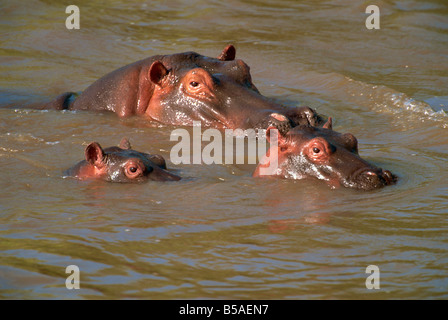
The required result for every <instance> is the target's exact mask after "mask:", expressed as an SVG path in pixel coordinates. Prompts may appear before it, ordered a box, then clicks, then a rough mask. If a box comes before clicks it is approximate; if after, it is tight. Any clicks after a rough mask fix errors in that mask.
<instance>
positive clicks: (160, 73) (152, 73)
mask: <svg viewBox="0 0 448 320" xmlns="http://www.w3.org/2000/svg"><path fill="white" fill-rule="evenodd" d="M168 72H169V71H168V69H167V68H166V67H165V66H164V65H163V63H162V62H161V61H159V60H157V61H154V62H153V63H152V65H151V66H150V67H149V78H150V79H151V81H152V82H153V83H154V84H157V85H160V83H161V81H162V79H163V78H164V77H165V76H166V75H167V74H168Z"/></svg>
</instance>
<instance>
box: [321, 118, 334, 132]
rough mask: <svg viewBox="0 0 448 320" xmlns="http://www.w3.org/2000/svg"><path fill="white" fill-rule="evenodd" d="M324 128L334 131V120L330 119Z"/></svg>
mask: <svg viewBox="0 0 448 320" xmlns="http://www.w3.org/2000/svg"><path fill="white" fill-rule="evenodd" d="M323 128H325V129H330V130H333V119H332V118H331V117H328V120H327V122H325V124H324V126H323Z"/></svg>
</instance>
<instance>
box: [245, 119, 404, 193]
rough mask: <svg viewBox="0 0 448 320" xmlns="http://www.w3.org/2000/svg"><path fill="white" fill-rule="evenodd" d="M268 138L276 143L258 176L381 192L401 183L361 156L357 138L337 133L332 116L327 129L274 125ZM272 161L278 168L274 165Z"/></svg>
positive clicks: (272, 146) (348, 134) (280, 120)
mask: <svg viewBox="0 0 448 320" xmlns="http://www.w3.org/2000/svg"><path fill="white" fill-rule="evenodd" d="M274 116H275V117H276V119H277V121H278V122H280V123H281V122H283V123H285V122H287V121H288V120H287V119H286V118H285V117H284V116H283V115H274ZM273 130H275V133H276V134H275V133H274V131H273ZM273 133H274V134H273ZM275 136H278V137H277V139H276V138H275ZM266 139H267V140H268V141H269V142H271V140H272V142H273V144H271V147H270V149H269V150H268V151H267V153H266V155H265V156H264V158H262V159H261V161H260V163H259V164H258V166H257V167H256V169H255V171H254V173H253V176H254V177H260V176H271V177H280V178H287V179H304V178H317V179H320V180H324V181H326V182H327V184H328V185H329V186H331V187H332V188H337V187H339V186H343V187H347V188H355V189H362V190H373V189H378V188H381V187H383V186H387V185H392V184H394V183H395V182H396V181H397V177H396V176H395V175H394V174H392V173H391V172H390V171H388V170H383V169H381V168H378V167H376V166H374V165H372V164H370V163H368V162H367V161H365V160H364V159H362V158H361V157H360V156H359V154H358V141H357V139H356V138H355V136H353V135H352V134H350V133H344V134H341V133H338V132H336V131H333V129H332V119H331V117H330V118H329V119H328V121H327V122H326V123H325V124H324V125H323V127H313V126H310V125H299V126H296V127H289V126H288V125H286V126H283V127H277V126H270V127H269V128H268V129H267V130H266ZM275 139H276V140H277V143H275ZM276 154H277V155H278V157H277V162H275V158H274V157H275V155H276ZM271 155H273V156H272V157H271ZM268 160H269V161H273V163H274V162H275V163H276V165H275V166H271V165H270V162H269V161H268ZM271 167H272V168H271Z"/></svg>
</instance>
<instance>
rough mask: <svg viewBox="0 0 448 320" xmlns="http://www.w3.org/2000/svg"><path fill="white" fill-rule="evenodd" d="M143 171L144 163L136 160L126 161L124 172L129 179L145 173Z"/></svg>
mask: <svg viewBox="0 0 448 320" xmlns="http://www.w3.org/2000/svg"><path fill="white" fill-rule="evenodd" d="M143 172H144V165H143V164H141V163H139V162H138V161H134V160H131V161H129V162H128V163H126V165H125V168H124V173H125V174H126V176H127V177H128V178H129V179H135V178H137V177H139V176H141V175H143Z"/></svg>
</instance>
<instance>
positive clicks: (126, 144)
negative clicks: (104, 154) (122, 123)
mask: <svg viewBox="0 0 448 320" xmlns="http://www.w3.org/2000/svg"><path fill="white" fill-rule="evenodd" d="M119 147H120V148H121V149H125V150H129V149H132V147H131V143H130V142H129V139H128V138H126V137H125V138H123V139H121V141H120V144H119Z"/></svg>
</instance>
